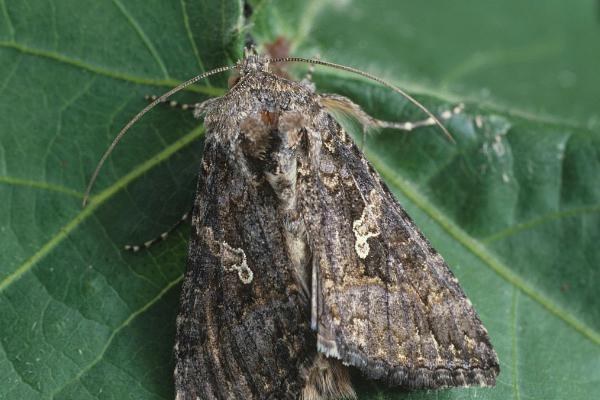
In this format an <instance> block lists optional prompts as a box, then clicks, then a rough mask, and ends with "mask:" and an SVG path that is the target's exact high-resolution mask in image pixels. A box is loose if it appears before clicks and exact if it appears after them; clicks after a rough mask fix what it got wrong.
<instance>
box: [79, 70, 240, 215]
mask: <svg viewBox="0 0 600 400" xmlns="http://www.w3.org/2000/svg"><path fill="white" fill-rule="evenodd" d="M236 67H237V65H228V66H224V67H219V68H215V69H213V70H210V71H208V72H205V73H203V74H200V75H197V76H195V77H193V78H192V79H189V80H187V81H185V82H183V83H182V84H180V85H178V86H176V87H174V88H173V89H171V90H169V91H168V92H166V93H165V94H163V95H162V96H160V97H158V98H157V99H155V100H154V101H153V102H152V103H150V104H148V105H147V106H146V107H145V108H144V109H143V110H142V111H140V112H139V113H138V114H137V115H136V116H135V117H133V118H132V119H131V121H129V122H128V123H127V125H125V126H124V127H123V129H121V131H120V132H119V134H118V135H117V136H116V137H115V138H114V140H113V141H112V143H111V144H110V146H108V149H106V151H105V152H104V155H102V158H101V159H100V161H98V165H97V166H96V169H95V170H94V173H93V174H92V177H91V178H90V182H89V183H88V186H87V188H86V189H85V193H84V195H83V204H82V205H83V207H85V206H86V204H87V202H88V199H89V197H90V192H91V191H92V187H93V186H94V182H96V178H98V174H99V173H100V169H101V168H102V166H103V165H104V163H105V162H106V159H107V158H108V156H109V155H110V153H112V151H113V150H114V148H115V147H116V146H117V144H118V143H119V142H120V141H121V139H122V138H123V136H125V133H127V131H128V130H129V128H131V127H132V126H133V125H134V124H135V123H136V122H138V121H139V120H140V118H142V117H143V116H144V114H146V113H147V112H148V111H150V110H151V109H153V108H154V106H156V105H157V104H158V103H162V102H164V101H165V100H166V99H168V98H169V97H171V96H172V95H173V94H175V93H177V92H179V91H180V90H182V89H185V88H186V87H188V86H190V85H192V84H194V83H196V82H198V81H199V80H202V79H204V78H207V77H209V76H211V75H215V74H219V73H221V72H225V71H229V70H232V69H234V68H236Z"/></svg>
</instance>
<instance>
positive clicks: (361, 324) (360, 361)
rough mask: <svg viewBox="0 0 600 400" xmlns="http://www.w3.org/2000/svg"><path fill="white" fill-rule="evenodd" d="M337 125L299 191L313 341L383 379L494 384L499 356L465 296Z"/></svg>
mask: <svg viewBox="0 0 600 400" xmlns="http://www.w3.org/2000/svg"><path fill="white" fill-rule="evenodd" d="M332 125H333V124H332ZM332 125H330V126H332ZM335 125H337V124H335ZM337 127H338V128H337V129H338V131H337V132H335V130H333V133H327V132H325V133H324V134H323V135H322V141H323V143H322V145H321V146H316V148H320V152H319V156H318V158H320V159H319V161H318V162H317V163H314V164H317V165H316V166H315V167H314V169H313V171H312V175H313V176H314V177H315V178H314V181H313V184H312V185H311V187H312V193H307V194H305V196H304V198H305V199H306V200H305V208H306V211H305V219H306V220H307V223H306V226H307V230H308V235H309V238H310V242H311V250H312V253H313V274H312V277H313V282H312V288H313V290H312V321H313V328H316V329H317V330H318V339H317V340H318V348H319V351H321V352H323V353H325V354H326V355H328V356H330V357H336V358H339V359H341V360H342V361H343V362H344V363H346V364H350V365H353V366H355V367H358V368H359V369H360V370H362V372H363V373H365V374H366V375H367V376H369V377H370V378H374V379H382V380H385V381H386V382H387V383H388V384H390V385H402V386H408V387H411V388H440V387H449V386H469V385H482V386H489V385H494V384H495V377H496V375H497V374H498V372H499V367H498V360H497V357H496V353H495V352H494V350H493V348H492V345H491V344H490V341H489V338H488V334H487V331H486V329H485V328H484V327H483V325H482V323H481V321H480V319H479V317H478V316H477V314H476V312H475V310H474V309H473V306H472V304H471V302H470V301H469V299H467V297H466V296H465V294H464V292H463V290H462V289H461V287H460V286H459V284H458V281H457V279H456V278H455V277H454V275H453V274H452V272H451V271H450V269H449V268H448V265H447V264H446V263H445V262H444V260H443V259H442V257H441V256H440V255H439V254H438V253H437V252H436V251H435V250H434V249H433V248H432V247H431V245H430V244H429V242H428V241H427V239H425V237H423V235H422V234H421V233H420V232H419V230H418V228H417V227H416V226H415V224H414V223H413V222H412V220H411V219H410V217H409V216H408V215H407V214H406V212H405V211H404V210H403V209H402V207H401V206H400V205H399V204H398V202H397V201H396V200H395V199H394V197H393V196H392V194H391V193H390V191H389V190H388V189H387V187H386V186H385V184H384V183H383V182H381V180H380V178H379V176H378V174H377V172H375V171H374V170H373V168H372V167H371V166H370V164H369V163H368V162H367V161H366V160H365V159H364V158H363V156H362V154H361V153H360V151H359V150H358V149H357V147H356V146H355V145H354V144H353V143H352V142H351V140H350V139H347V138H346V136H345V134H344V133H343V131H342V130H341V129H340V128H339V125H337ZM314 325H316V327H315V326H314Z"/></svg>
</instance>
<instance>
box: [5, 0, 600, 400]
mask: <svg viewBox="0 0 600 400" xmlns="http://www.w3.org/2000/svg"><path fill="white" fill-rule="evenodd" d="M251 3H252V4H253V8H254V11H255V12H254V15H253V17H252V21H251V22H249V23H245V22H244V20H243V19H242V12H243V7H242V4H241V1H233V0H229V1H209V0H204V1H196V0H181V1H170V2H166V1H163V0H151V1H148V0H146V1H141V0H127V1H125V0H113V1H112V2H108V1H106V2H99V1H95V0H87V1H82V0H78V1H73V0H71V1H67V0H63V1H60V2H42V1H35V0H34V1H30V2H26V1H10V0H2V1H0V71H1V73H0V203H1V204H2V205H3V206H2V207H1V208H0V239H1V240H0V315H2V317H3V319H2V324H1V325H0V339H1V346H0V375H1V376H2V377H3V383H2V385H0V398H6V399H30V398H31V399H38V398H39V399H49V398H57V399H105V398H110V399H123V398H134V399H154V398H161V399H162V398H165V399H168V398H171V397H172V380H171V373H172V364H173V363H172V359H171V346H172V342H173V335H174V319H175V314H176V312H177V296H178V292H179V282H180V281H181V274H182V271H183V268H184V265H185V257H186V241H187V235H188V232H187V229H185V228H183V229H181V230H179V231H178V232H177V233H176V234H175V235H172V236H170V237H169V239H168V240H167V241H165V242H163V243H161V244H159V245H157V246H155V247H154V248H152V249H151V250H150V251H148V252H144V253H141V254H129V253H125V252H123V251H122V250H121V248H122V245H123V244H125V243H129V242H140V241H144V240H146V239H148V238H149V237H152V236H155V235H157V234H158V233H160V232H161V231H163V230H164V229H165V228H166V227H168V226H169V225H170V224H171V223H173V222H174V221H176V220H177V219H178V218H179V215H180V214H181V213H183V212H184V211H186V210H187V208H188V207H189V205H190V204H191V199H192V196H193V191H194V180H195V173H196V170H197V168H198V161H199V158H200V153H201V147H202V146H201V143H200V142H199V141H198V140H197V139H199V138H200V137H201V135H202V129H201V127H200V126H199V124H198V123H197V122H195V121H194V120H193V119H192V118H191V116H189V115H188V114H186V113H182V112H176V111H173V110H169V109H165V108H157V109H155V110H154V111H153V112H152V113H151V114H150V115H148V116H147V117H146V118H145V119H144V120H142V122H141V123H140V124H139V125H138V126H137V127H136V128H135V129H134V130H133V131H132V132H131V133H130V136H128V137H127V138H126V139H125V140H124V141H123V142H122V144H121V145H120V147H119V148H118V149H117V151H115V153H114V154H113V156H112V157H111V158H110V161H109V163H108V164H107V165H106V166H105V168H104V170H103V173H102V175H101V177H100V179H99V182H98V184H97V186H96V188H95V192H94V197H93V198H92V202H91V204H90V206H88V207H87V208H86V209H83V210H82V209H81V207H80V203H81V196H82V192H83V189H84V187H85V184H86V181H87V179H88V178H89V176H90V174H91V171H92V170H93V168H94V165H95V162H96V161H97V160H98V158H99V156H100V155H101V154H102V152H103V151H104V149H105V148H106V146H107V145H108V143H109V142H110V140H111V139H112V137H113V135H114V134H115V132H117V131H118V129H119V128H120V127H121V126H122V125H123V124H124V123H125V122H126V121H127V120H128V119H129V118H130V117H131V116H132V115H134V114H135V112H136V111H137V110H139V109H140V108H141V107H143V105H144V100H143V96H144V95H145V94H153V93H162V92H163V91H165V90H166V89H167V88H169V87H172V86H173V85H174V84H176V83H177V82H180V81H182V80H184V79H185V78H188V77H190V76H192V75H195V74H196V73H198V72H200V71H203V70H205V69H208V68H212V67H214V66H217V65H221V64H225V63H230V62H232V61H233V60H235V59H236V58H237V57H238V56H239V55H240V54H241V42H242V38H243V36H244V35H245V33H246V32H247V31H249V32H250V33H252V34H253V36H254V37H255V38H257V40H258V41H259V43H264V42H266V41H270V40H273V39H274V38H276V37H277V36H278V35H284V36H286V37H288V38H289V39H290V40H291V41H292V43H293V49H294V51H295V52H296V53H298V54H301V55H305V56H312V55H315V54H316V53H320V54H321V56H322V57H323V58H324V59H328V60H332V61H339V62H343V63H346V64H351V65H354V66H359V67H362V68H364V69H367V70H369V71H371V72H375V73H379V74H380V75H385V76H386V77H387V78H389V79H390V80H392V81H393V82H395V83H398V84H400V85H401V86H403V87H405V88H407V89H408V90H410V91H411V92H412V93H414V94H415V95H417V96H418V97H419V99H421V100H422V101H424V102H425V103H426V104H427V105H429V106H430V107H432V108H433V109H434V110H438V111H441V110H443V109H445V108H448V107H450V106H451V105H452V104H454V103H456V102H459V101H464V102H465V103H466V111H465V112H464V113H463V114H462V115H461V116H458V117H456V118H454V119H453V120H452V121H451V122H450V123H449V124H448V128H449V129H450V130H451V132H452V134H453V136H454V138H455V140H456V142H457V143H456V144H455V145H453V144H450V143H449V142H448V141H447V140H445V139H444V137H443V136H442V135H440V133H439V130H436V129H423V130H421V131H419V132H414V133H411V134H408V135H407V134H400V133H398V132H394V131H384V132H381V133H379V134H376V135H375V136H372V137H370V138H369V139H368V141H367V144H366V148H365V151H366V153H367V154H368V156H369V158H370V159H371V161H372V162H373V164H374V165H375V166H376V168H377V169H378V170H379V171H380V172H381V174H382V175H383V177H384V178H385V180H386V181H387V183H388V184H389V185H390V187H391V188H392V190H393V191H394V192H395V193H396V195H397V196H398V199H399V200H400V201H401V202H402V204H403V205H404V206H405V207H406V209H407V210H408V211H409V213H410V214H411V216H413V218H414V219H415V221H416V222H417V224H418V225H419V226H420V227H421V228H422V230H423V232H424V233H425V234H426V236H427V237H428V238H429V239H430V240H431V241H432V243H433V244H434V246H435V247H436V248H437V249H438V250H439V251H440V252H441V253H442V254H443V255H444V257H445V258H446V259H447V260H448V262H449V264H450V265H451V266H452V269H453V270H454V271H455V272H456V274H457V276H458V277H459V279H460V281H461V283H462V285H463V287H464V288H465V290H466V292H467V293H468V295H469V297H470V298H471V299H472V301H473V303H474V304H475V307H476V308H477V310H478V312H479V313H480V315H481V317H482V319H483V321H484V323H485V325H486V326H487V327H488V329H489V331H490V336H491V337H492V341H493V343H494V344H495V346H496V348H497V350H498V354H499V357H500V362H501V367H502V372H501V375H500V377H499V381H498V385H497V387H496V388H493V389H478V388H474V389H451V390H445V391H438V392H414V393H402V392H399V391H397V390H395V391H394V390H383V389H381V388H379V387H377V386H375V385H374V384H372V383H370V382H366V381H360V382H361V383H360V384H359V388H360V397H361V398H364V399H370V398H378V399H400V398H403V399H404V398H412V399H421V398H428V399H429V398H459V399H461V398H465V399H471V398H497V399H505V398H516V399H518V398H521V397H522V398H536V399H538V398H539V399H564V398H569V399H588V398H591V397H592V396H593V393H594V391H595V388H596V387H597V386H598V385H599V384H600V347H599V346H600V296H598V295H597V293H598V290H597V288H596V287H597V286H598V284H599V283H600V272H599V269H598V266H599V265H600V251H598V250H597V243H598V242H599V241H600V218H599V215H598V211H600V137H599V135H598V130H599V127H598V126H599V125H600V124H599V121H600V116H599V111H598V108H597V88H598V79H597V77H596V70H595V68H596V67H597V65H598V62H599V61H600V51H598V50H600V49H599V47H600V41H598V36H599V35H600V28H599V27H600V24H599V23H598V17H597V15H598V14H597V9H596V8H595V2H594V1H593V0H589V1H579V2H564V1H558V0H555V1H546V2H543V3H540V2H535V3H534V2H523V1H519V0H510V1H504V2H500V3H498V4H495V3H494V4H493V3H491V2H475V1H467V0H463V1H454V2H444V1H436V2H397V1H392V0H379V1H375V2H358V1H354V2H352V1H349V0H337V1H334V2H330V3H326V2H321V1H318V0H313V1H309V2H291V1H279V2H276V1H266V0H265V1H260V0H255V1H252V2H251ZM225 78H226V77H220V78H215V79H212V80H210V82H207V83H204V84H202V85H199V86H197V87H195V88H194V89H193V90H191V91H187V92H186V93H184V94H182V95H181V96H179V97H178V99H182V100H187V101H196V100H197V99H198V98H202V96H204V95H218V94H220V93H222V92H223V90H224V88H225V82H226V79H225ZM316 81H317V84H318V88H319V90H321V91H335V92H338V93H342V94H345V95H348V96H351V97H352V98H353V99H355V100H356V101H357V102H359V103H361V104H362V105H363V106H364V107H365V108H366V109H367V110H369V112H371V113H373V114H374V115H376V116H379V117H382V118H383V117H385V118H389V119H407V118H413V119H416V118H420V117H421V115H420V114H419V112H417V110H416V109H415V108H414V107H411V106H410V105H409V104H407V103H406V102H405V101H403V100H402V99H400V98H399V97H398V96H396V95H395V94H392V93H390V92H389V91H386V90H383V89H381V88H380V87H378V86H377V85H372V84H371V83H368V82H365V81H363V80H359V79H356V78H354V77H351V76H348V75H345V74H341V73H337V72H335V71H333V72H332V71H327V72H326V71H317V74H316ZM194 92H196V93H194Z"/></svg>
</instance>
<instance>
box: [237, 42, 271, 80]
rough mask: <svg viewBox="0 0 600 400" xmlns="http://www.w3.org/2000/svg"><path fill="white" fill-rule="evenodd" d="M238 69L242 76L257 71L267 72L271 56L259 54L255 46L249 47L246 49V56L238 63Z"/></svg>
mask: <svg viewBox="0 0 600 400" xmlns="http://www.w3.org/2000/svg"><path fill="white" fill-rule="evenodd" d="M238 70H239V72H240V75H241V76H244V75H246V74H249V73H251V72H256V71H264V72H267V71H268V70H269V58H267V57H265V56H261V55H259V54H258V53H257V52H256V49H255V48H254V47H249V48H248V47H247V48H246V49H245V50H244V58H243V59H242V60H241V61H240V62H239V63H238Z"/></svg>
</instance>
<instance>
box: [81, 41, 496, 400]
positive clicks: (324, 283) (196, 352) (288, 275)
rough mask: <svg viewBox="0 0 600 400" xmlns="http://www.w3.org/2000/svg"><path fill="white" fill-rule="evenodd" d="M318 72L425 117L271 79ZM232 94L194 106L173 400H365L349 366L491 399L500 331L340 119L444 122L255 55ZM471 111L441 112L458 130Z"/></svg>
mask: <svg viewBox="0 0 600 400" xmlns="http://www.w3.org/2000/svg"><path fill="white" fill-rule="evenodd" d="M292 61H299V62H309V63H313V64H321V65H325V66H330V67H336V68H340V69H344V70H346V71H350V72H354V73H358V74H360V75H363V76H365V77H367V78H370V79H375V80H377V81H378V82H380V83H382V84H384V85H386V86H388V87H390V88H392V89H393V90H395V91H397V92H399V93H401V94H403V95H405V96H406V97H408V98H409V100H411V101H412V102H413V103H415V104H416V105H417V106H418V107H420V108H421V109H423V110H424V111H425V112H426V113H427V114H428V116H429V118H428V119H426V120H424V121H420V122H412V123H411V122H406V123H391V122H386V121H380V120H377V119H375V118H372V117H371V116H369V115H368V114H367V113H365V112H364V111H363V110H362V109H361V108H360V107H359V106H358V105H356V104H355V103H353V102H352V101H351V100H349V99H347V98H345V97H342V96H339V95H336V94H319V93H317V92H316V91H315V90H314V87H313V85H312V84H311V83H309V82H304V81H303V82H296V81H293V80H290V79H286V78H284V77H282V76H279V75H276V74H274V73H272V72H270V69H269V63H270V62H271V63H274V62H292ZM234 68H236V69H237V71H238V73H239V78H238V79H237V80H236V82H235V84H234V86H233V87H231V88H230V90H229V91H228V93H227V94H225V95H224V96H222V97H219V98H215V99H210V100H208V101H205V102H203V103H199V104H196V105H194V107H193V108H194V113H195V115H196V116H197V117H199V118H200V117H204V125H205V128H206V140H205V148H204V153H203V160H202V165H201V166H200V172H199V179H198V187H197V192H196V197H195V201H194V209H193V216H192V237H191V240H190V244H189V257H188V264H187V273H186V275H185V279H184V283H183V290H182V293H181V308H180V312H179V316H178V318H177V335H176V343H175V358H176V367H175V389H176V399H177V400H196V399H304V400H318V399H339V398H354V397H355V393H354V390H353V388H352V385H351V383H350V379H349V372H348V371H349V368H350V367H354V368H357V369H359V370H360V371H361V372H362V373H363V374H364V375H365V376H367V377H368V378H372V379H377V380H379V381H382V382H384V383H385V384H387V385H392V386H402V387H406V388H409V389H426V388H427V389H436V388H447V387H452V386H472V385H476V386H493V385H494V384H495V380H496V376H497V374H498V373H499V365H498V359H497V356H496V353H495V352H494V350H493V348H492V345H491V344H490V340H489V337H488V333H487V331H486V329H485V328H484V327H483V325H482V323H481V321H480V319H479V317H478V316H477V314H476V312H475V310H474V309H473V306H472V305H471V302H470V301H469V299H468V298H467V297H466V296H465V294H464V292H463V290H462V289H461V287H460V286H459V283H458V281H457V279H456V278H455V277H454V275H453V274H452V272H451V271H450V269H449V268H448V266H447V264H446V263H445V262H444V260H443V259H442V257H441V256H440V255H439V254H438V253H437V252H436V251H435V250H434V249H433V248H432V247H431V245H430V244H429V242H428V241H427V239H426V238H425V237H424V236H423V235H422V234H421V232H420V231H419V230H418V228H417V227H416V226H415V224H414V223H413V222H412V220H411V219H410V217H409V216H408V215H407V214H406V212H405V211H404V210H403V208H402V207H401V206H400V205H399V204H398V202H397V201H396V199H395V198H394V197H393V195H392V194H391V193H390V191H389V189H388V188H387V187H386V185H385V183H383V182H382V181H381V179H380V177H379V175H378V174H377V172H376V171H375V170H374V169H373V168H372V167H371V165H370V164H369V162H368V161H367V160H366V159H365V158H364V156H363V155H362V153H361V151H360V150H359V148H358V147H357V146H356V145H355V144H354V143H353V141H352V139H351V138H350V136H349V135H348V134H347V133H346V132H345V131H344V129H343V128H342V127H341V126H340V124H339V123H338V122H337V121H336V120H335V119H334V117H333V116H332V114H331V111H332V110H342V111H344V112H347V113H350V114H352V115H354V116H355V117H356V118H357V119H358V120H359V121H360V122H361V123H362V124H363V125H364V126H367V127H369V126H374V127H391V128H396V129H402V130H406V131H408V130H412V129H414V128H416V127H419V126H427V125H434V124H435V125H439V126H440V127H441V128H442V129H443V130H444V132H446V133H447V131H446V129H445V128H444V127H443V126H442V125H441V123H440V122H439V120H438V119H437V118H436V117H435V116H434V115H432V114H431V113H430V112H429V111H427V110H426V109H424V107H423V106H422V105H420V104H419V103H418V102H416V101H415V100H414V99H412V98H411V97H410V96H408V95H407V94H406V93H404V92H402V91H401V90H400V89H398V88H397V87H395V86H392V85H390V84H387V83H385V82H383V81H381V80H380V79H378V78H375V77H373V76H371V75H369V74H367V73H365V72H361V71H358V70H355V69H352V68H349V67H344V66H339V65H337V64H332V63H328V62H324V61H318V60H306V59H300V58H293V57H285V58H279V59H275V60H269V59H268V58H267V57H264V56H259V55H256V54H255V53H253V52H247V54H246V56H245V57H244V59H243V60H241V61H240V62H239V63H238V64H237V65H236V66H231V67H222V68H219V69H216V70H213V71H209V72H207V73H205V74H202V75H199V76H198V77H195V78H193V79H191V80H189V81H187V82H186V83H184V84H182V85H180V86H179V87H177V88H175V89H173V90H171V91H169V92H168V93H166V94H165V95H163V96H161V97H159V98H157V99H156V100H155V101H153V102H152V103H151V104H150V105H148V106H147V107H146V108H145V109H144V110H143V111H142V112H140V113H139V114H138V115H137V116H136V117H135V118H134V119H133V120H132V121H131V122H130V123H129V124H127V125H126V127H125V128H123V130H122V131H121V132H120V133H119V135H118V136H117V138H116V139H115V141H114V142H113V144H112V145H111V147H110V148H109V150H108V151H107V152H106V153H105V155H104V157H103V158H102V159H101V161H100V164H99V166H98V167H97V169H96V171H95V172H94V175H93V177H92V180H91V182H90V185H89V186H88V193H89V189H90V188H91V185H92V184H93V181H94V180H95V178H96V176H97V173H98V171H99V169H100V167H101V165H102V163H103V162H104V160H105V159H106V157H107V156H108V154H109V153H110V151H111V150H112V149H113V148H114V146H115V145H116V143H117V142H118V141H119V140H120V138H121V137H122V136H123V134H124V133H125V132H126V131H127V130H128V129H129V127H131V125H133V123H135V122H136V121H137V120H139V118H140V117H141V116H142V115H143V114H145V113H146V112H147V111H148V110H150V109H151V108H152V107H154V106H155V105H156V104H158V103H159V102H162V101H165V100H166V99H167V98H168V97H169V96H171V95H172V94H173V93H175V92H177V91H179V90H181V89H182V88H184V87H186V86H188V85H190V84H192V83H194V82H197V81H199V80H200V79H204V78H205V77H207V76H210V75H213V74H216V73H220V72H223V71H226V70H231V69H234ZM458 111H459V109H458V108H457V109H455V110H454V111H453V112H449V113H446V114H443V115H442V117H446V118H449V117H451V116H452V115H453V114H454V113H455V112H458Z"/></svg>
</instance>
